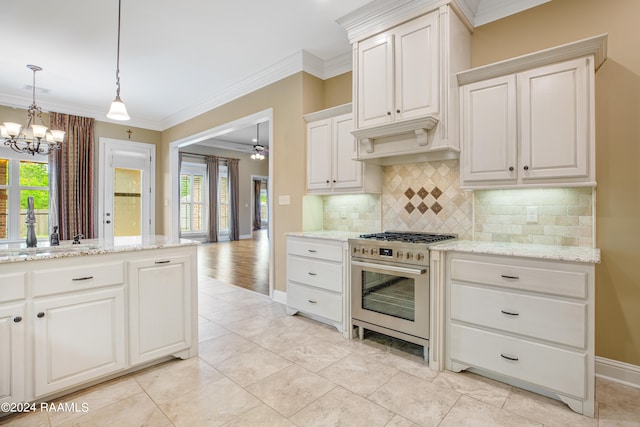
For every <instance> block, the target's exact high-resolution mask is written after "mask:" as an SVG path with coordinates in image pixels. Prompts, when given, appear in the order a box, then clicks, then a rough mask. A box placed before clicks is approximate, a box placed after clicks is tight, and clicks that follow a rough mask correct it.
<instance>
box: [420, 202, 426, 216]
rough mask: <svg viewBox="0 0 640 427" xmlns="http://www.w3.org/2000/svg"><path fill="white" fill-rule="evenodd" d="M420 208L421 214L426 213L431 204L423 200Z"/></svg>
mask: <svg viewBox="0 0 640 427" xmlns="http://www.w3.org/2000/svg"><path fill="white" fill-rule="evenodd" d="M418 210H419V211H420V213H421V214H423V215H424V213H425V212H426V211H428V210H429V206H427V205H425V204H424V202H422V203H420V204H419V205H418Z"/></svg>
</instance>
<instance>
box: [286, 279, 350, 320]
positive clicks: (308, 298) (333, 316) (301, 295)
mask: <svg viewBox="0 0 640 427" xmlns="http://www.w3.org/2000/svg"><path fill="white" fill-rule="evenodd" d="M287 305H288V306H289V307H292V308H295V309H298V310H300V311H303V312H305V313H310V314H315V315H318V316H322V317H324V318H327V319H330V320H334V321H336V322H342V295H341V294H335V293H332V292H328V291H323V290H320V289H314V288H308V287H306V286H304V285H298V284H296V283H291V282H287Z"/></svg>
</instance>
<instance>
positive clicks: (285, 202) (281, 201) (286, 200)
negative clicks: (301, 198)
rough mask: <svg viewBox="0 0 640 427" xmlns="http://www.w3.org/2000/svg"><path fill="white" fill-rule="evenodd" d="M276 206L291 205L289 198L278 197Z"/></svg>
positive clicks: (287, 196) (286, 196)
mask: <svg viewBox="0 0 640 427" xmlns="http://www.w3.org/2000/svg"><path fill="white" fill-rule="evenodd" d="M278 204H280V205H290V204H291V196H289V195H285V196H278Z"/></svg>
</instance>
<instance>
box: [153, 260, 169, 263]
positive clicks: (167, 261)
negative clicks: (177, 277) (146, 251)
mask: <svg viewBox="0 0 640 427" xmlns="http://www.w3.org/2000/svg"><path fill="white" fill-rule="evenodd" d="M170 262H171V261H170V260H166V261H156V264H169V263H170Z"/></svg>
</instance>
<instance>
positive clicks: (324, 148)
mask: <svg viewBox="0 0 640 427" xmlns="http://www.w3.org/2000/svg"><path fill="white" fill-rule="evenodd" d="M331 136H332V135H331V119H326V120H318V121H317V122H311V123H308V124H307V189H308V190H327V189H330V188H331V179H332V178H331Z"/></svg>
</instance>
